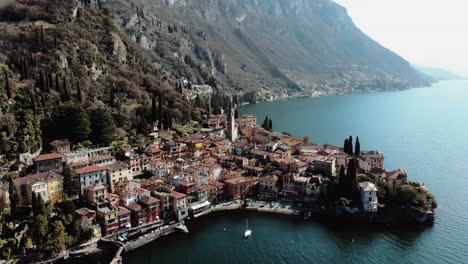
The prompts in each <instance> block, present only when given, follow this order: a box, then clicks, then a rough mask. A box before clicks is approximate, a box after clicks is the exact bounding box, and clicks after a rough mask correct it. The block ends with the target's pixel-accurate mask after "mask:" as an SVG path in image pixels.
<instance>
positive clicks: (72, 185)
mask: <svg viewBox="0 0 468 264" xmlns="http://www.w3.org/2000/svg"><path fill="white" fill-rule="evenodd" d="M62 175H63V191H64V193H65V194H66V195H67V196H68V197H72V196H74V195H77V194H78V193H79V192H80V176H79V175H78V173H76V171H75V170H73V169H71V168H70V167H68V166H65V167H64V168H63V172H62Z"/></svg>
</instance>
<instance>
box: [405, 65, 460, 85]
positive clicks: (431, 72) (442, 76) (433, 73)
mask: <svg viewBox="0 0 468 264" xmlns="http://www.w3.org/2000/svg"><path fill="white" fill-rule="evenodd" d="M413 67H414V68H415V69H417V70H418V71H420V72H422V73H424V74H426V75H428V76H430V77H431V78H433V79H434V80H435V81H448V80H463V79H465V78H464V77H461V76H459V75H457V74H455V73H453V72H450V71H447V70H444V69H440V68H431V67H421V66H416V65H413Z"/></svg>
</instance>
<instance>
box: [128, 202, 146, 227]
mask: <svg viewBox="0 0 468 264" xmlns="http://www.w3.org/2000/svg"><path fill="white" fill-rule="evenodd" d="M127 208H128V210H130V211H131V222H132V227H137V226H141V225H144V224H146V210H145V209H144V208H142V207H141V205H139V204H136V203H131V204H129V205H127Z"/></svg>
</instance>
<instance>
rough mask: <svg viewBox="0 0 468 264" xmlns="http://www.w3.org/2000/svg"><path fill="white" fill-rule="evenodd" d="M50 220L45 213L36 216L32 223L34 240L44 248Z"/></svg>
mask: <svg viewBox="0 0 468 264" xmlns="http://www.w3.org/2000/svg"><path fill="white" fill-rule="evenodd" d="M47 226H48V222H47V218H46V217H45V216H43V215H38V216H36V217H35V218H34V222H33V223H32V228H31V230H32V234H31V235H32V240H33V241H34V244H35V245H38V246H39V247H41V248H42V243H44V242H45V238H46V235H47V232H48V227H47Z"/></svg>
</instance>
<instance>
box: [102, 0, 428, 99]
mask: <svg viewBox="0 0 468 264" xmlns="http://www.w3.org/2000/svg"><path fill="white" fill-rule="evenodd" d="M108 4H109V5H110V6H112V8H113V9H114V10H115V11H116V12H117V14H118V16H119V17H120V19H121V22H122V24H123V25H124V26H125V27H126V29H127V32H128V33H129V34H131V35H132V36H134V39H135V40H137V41H138V40H140V43H141V44H140V45H142V46H143V47H145V48H146V49H147V50H148V51H149V52H152V53H153V55H154V57H155V59H156V60H158V61H160V63H162V64H164V65H166V66H168V67H170V68H172V70H173V71H174V73H175V74H176V75H178V76H180V77H181V78H183V77H186V78H188V79H190V80H191V81H192V82H193V83H198V84H200V83H216V84H218V85H219V86H221V87H222V89H223V90H225V91H228V92H232V93H246V92H251V91H255V92H257V93H261V94H262V93H263V94H268V93H270V91H275V94H276V95H277V94H281V93H283V94H287V93H289V94H291V93H293V92H297V91H301V92H303V93H313V92H315V93H317V92H320V93H341V92H350V91H355V90H358V91H365V90H379V89H384V90H388V89H401V88H407V87H411V86H419V85H423V84H426V79H425V77H423V76H422V75H421V74H420V73H419V72H417V71H415V70H414V69H413V68H412V67H411V66H410V65H409V63H408V62H407V61H405V60H404V59H403V58H401V57H399V56H398V55H396V54H395V53H393V52H391V51H390V50H388V49H386V48H384V47H382V46H381V45H380V44H378V43H377V42H375V41H373V40H372V39H370V38H369V37H367V36H366V35H365V34H363V33H362V32H361V31H360V30H359V29H358V28H357V27H356V26H355V25H354V23H353V22H352V20H351V18H350V17H349V16H348V14H347V12H346V10H345V9H344V8H343V7H341V6H339V5H337V4H335V3H334V2H332V1H329V0H151V1H150V0H129V1H123V0H119V1H110V2H109V3H108ZM141 39H144V41H141ZM148 43H152V44H153V45H148Z"/></svg>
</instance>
